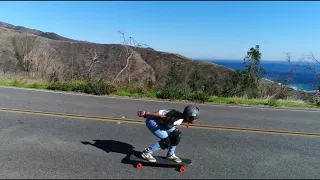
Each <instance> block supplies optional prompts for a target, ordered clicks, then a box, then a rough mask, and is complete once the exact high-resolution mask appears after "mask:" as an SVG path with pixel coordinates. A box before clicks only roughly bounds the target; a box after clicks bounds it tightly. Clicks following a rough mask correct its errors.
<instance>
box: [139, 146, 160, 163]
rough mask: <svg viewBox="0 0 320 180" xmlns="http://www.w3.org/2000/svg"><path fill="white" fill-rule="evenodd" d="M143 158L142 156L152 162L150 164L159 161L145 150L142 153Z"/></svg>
mask: <svg viewBox="0 0 320 180" xmlns="http://www.w3.org/2000/svg"><path fill="white" fill-rule="evenodd" d="M141 156H142V157H143V158H144V159H145V160H147V161H150V162H156V161H157V160H156V158H154V157H153V156H152V153H150V152H149V151H148V150H147V149H144V150H143V151H142V153H141Z"/></svg>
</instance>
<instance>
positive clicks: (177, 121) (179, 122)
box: [159, 109, 183, 126]
mask: <svg viewBox="0 0 320 180" xmlns="http://www.w3.org/2000/svg"><path fill="white" fill-rule="evenodd" d="M168 112H169V110H165V109H162V110H159V114H161V115H164V116H165V115H166V114H167V113H168ZM182 122H183V119H179V120H176V121H175V122H174V123H173V125H174V126H179V125H181V124H182Z"/></svg>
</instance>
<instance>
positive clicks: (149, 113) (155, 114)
mask: <svg viewBox="0 0 320 180" xmlns="http://www.w3.org/2000/svg"><path fill="white" fill-rule="evenodd" d="M145 116H146V117H147V118H159V119H165V117H166V116H164V115H162V114H160V113H159V112H153V113H152V112H147V114H146V115H145Z"/></svg>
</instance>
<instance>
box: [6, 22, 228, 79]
mask: <svg viewBox="0 0 320 180" xmlns="http://www.w3.org/2000/svg"><path fill="white" fill-rule="evenodd" d="M0 41H1V43H0V69H2V73H3V74H12V75H13V74H19V73H20V74H21V73H24V74H28V75H30V76H32V77H35V78H36V77H38V78H41V79H45V80H49V79H50V77H52V76H56V77H57V78H58V79H59V80H60V81H69V80H71V78H73V79H75V78H82V77H85V76H86V75H90V76H91V77H103V78H105V80H107V81H112V80H113V79H114V78H115V77H116V75H117V74H118V73H119V71H120V70H121V69H122V68H123V67H124V66H125V64H126V60H127V57H128V56H129V55H127V54H125V50H126V47H125V46H124V45H120V44H95V43H89V42H82V41H76V40H72V39H69V38H65V37H61V36H59V35H57V34H55V33H45V32H42V31H38V30H33V29H29V28H25V27H21V26H14V25H10V24H7V23H3V22H1V23H0ZM130 48H131V50H133V47H130ZM95 52H96V54H95ZM95 55H96V56H97V59H96V63H95V64H93V65H92V64H91V63H92V62H93V58H94V56H95ZM174 63H180V64H181V68H182V71H181V73H182V77H184V78H188V74H189V72H191V70H192V69H193V64H195V63H199V62H193V61H192V60H190V59H188V58H185V57H183V56H181V55H177V54H172V53H167V52H159V51H155V50H153V49H151V48H136V49H134V50H133V55H132V57H131V59H130V67H129V68H130V76H129V75H128V70H126V71H124V73H123V74H122V76H120V77H119V78H123V76H125V77H127V78H129V77H130V80H131V81H132V82H142V83H144V82H146V81H150V80H151V81H153V82H154V83H163V82H164V80H165V79H166V75H167V74H168V72H169V71H170V68H171V66H172V65H173V64H174ZM200 64H202V67H201V68H202V70H203V71H204V72H210V73H212V74H215V75H216V76H217V77H221V78H223V77H224V76H225V75H227V74H228V73H229V72H231V71H232V70H229V69H227V68H224V67H222V66H218V65H216V64H213V63H202V62H200ZM91 65H92V66H91ZM90 66H91V67H92V68H91V69H90V68H89V67H90ZM89 71H90V72H89ZM185 80H186V79H184V80H182V81H185Z"/></svg>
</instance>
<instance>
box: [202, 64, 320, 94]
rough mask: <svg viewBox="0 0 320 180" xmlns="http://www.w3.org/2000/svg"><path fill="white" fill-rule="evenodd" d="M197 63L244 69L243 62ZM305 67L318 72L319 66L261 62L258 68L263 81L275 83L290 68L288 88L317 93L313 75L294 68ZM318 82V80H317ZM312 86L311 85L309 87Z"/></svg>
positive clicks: (315, 80)
mask: <svg viewBox="0 0 320 180" xmlns="http://www.w3.org/2000/svg"><path fill="white" fill-rule="evenodd" d="M197 60H198V61H206V62H212V63H215V64H218V65H221V66H224V67H226V68H230V69H233V70H241V69H243V68H244V65H243V64H242V63H243V60H220V59H219V60H218V59H216V60H203V59H197ZM298 63H299V65H300V66H301V65H302V66H306V65H312V66H315V67H316V68H317V70H318V71H319V72H320V64H317V63H314V62H308V63H307V62H298V61H291V63H290V64H289V63H288V62H287V61H285V60H281V61H274V60H272V61H266V60H264V61H261V63H260V66H261V67H263V68H265V69H266V71H267V74H266V75H265V76H264V77H263V79H265V80H267V81H270V82H275V81H277V79H281V78H285V77H286V76H287V73H288V71H289V69H290V68H294V69H295V70H294V73H293V76H292V79H293V80H292V83H291V84H289V87H291V88H293V89H295V90H300V91H304V92H315V91H317V88H316V87H313V86H314V85H315V83H317V79H316V78H315V75H314V74H313V73H312V72H310V71H308V70H307V69H305V68H302V67H299V66H298V67H299V68H296V65H298ZM319 80H320V79H319ZM319 80H318V81H319ZM311 84H313V85H311Z"/></svg>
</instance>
